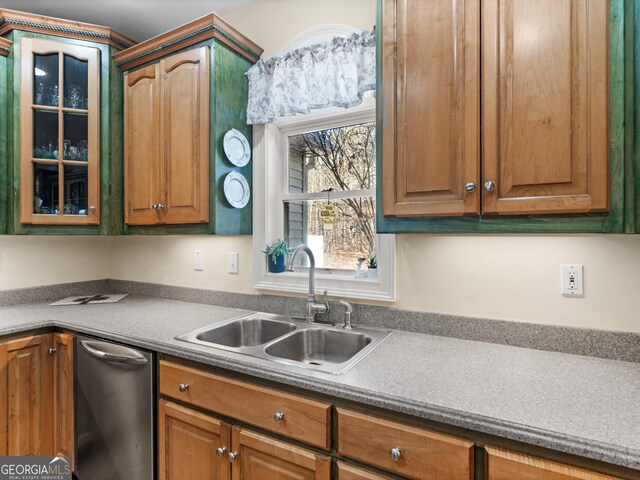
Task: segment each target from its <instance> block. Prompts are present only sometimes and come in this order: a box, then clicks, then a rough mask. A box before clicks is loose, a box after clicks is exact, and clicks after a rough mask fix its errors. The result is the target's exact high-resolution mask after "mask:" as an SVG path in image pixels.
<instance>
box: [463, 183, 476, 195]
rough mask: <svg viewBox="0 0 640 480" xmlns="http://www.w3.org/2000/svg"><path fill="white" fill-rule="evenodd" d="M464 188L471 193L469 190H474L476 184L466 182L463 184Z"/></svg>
mask: <svg viewBox="0 0 640 480" xmlns="http://www.w3.org/2000/svg"><path fill="white" fill-rule="evenodd" d="M464 189H465V190H466V191H467V192H469V193H471V192H473V191H475V189H476V184H475V183H467V184H466V185H465V186H464Z"/></svg>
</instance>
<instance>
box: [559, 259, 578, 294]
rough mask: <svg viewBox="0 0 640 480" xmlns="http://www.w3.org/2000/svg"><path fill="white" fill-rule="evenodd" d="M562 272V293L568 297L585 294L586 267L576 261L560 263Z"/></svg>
mask: <svg viewBox="0 0 640 480" xmlns="http://www.w3.org/2000/svg"><path fill="white" fill-rule="evenodd" d="M560 271H561V274H562V284H561V285H562V288H561V293H562V295H564V296H566V297H582V296H583V295H584V267H583V266H582V265H578V264H575V263H572V264H565V265H560Z"/></svg>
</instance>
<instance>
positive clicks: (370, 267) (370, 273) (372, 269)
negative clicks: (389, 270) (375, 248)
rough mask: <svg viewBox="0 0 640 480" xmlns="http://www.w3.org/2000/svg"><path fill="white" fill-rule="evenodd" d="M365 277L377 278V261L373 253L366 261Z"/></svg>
mask: <svg viewBox="0 0 640 480" xmlns="http://www.w3.org/2000/svg"><path fill="white" fill-rule="evenodd" d="M367 277H368V278H378V259H377V257H376V254H375V253H374V254H373V255H371V256H370V257H369V259H368V260H367Z"/></svg>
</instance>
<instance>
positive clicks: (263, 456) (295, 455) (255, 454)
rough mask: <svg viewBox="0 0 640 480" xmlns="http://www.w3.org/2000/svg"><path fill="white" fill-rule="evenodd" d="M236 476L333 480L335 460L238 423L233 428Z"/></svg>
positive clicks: (237, 479)
mask: <svg viewBox="0 0 640 480" xmlns="http://www.w3.org/2000/svg"><path fill="white" fill-rule="evenodd" d="M232 446H233V448H232V454H233V455H235V458H234V459H233V461H232V463H231V478H232V479H233V480H264V479H270V480H287V479H292V478H295V479H299V480H329V479H330V477H331V460H330V459H329V457H327V456H324V455H319V454H317V453H314V452H311V451H310V450H306V449H304V448H300V447H295V446H293V445H289V444H287V443H283V442H279V441H276V440H274V439H272V438H269V437H265V436H263V435H258V434H257V433H253V432H249V431H247V430H243V429H241V428H238V427H234V428H233V435H232Z"/></svg>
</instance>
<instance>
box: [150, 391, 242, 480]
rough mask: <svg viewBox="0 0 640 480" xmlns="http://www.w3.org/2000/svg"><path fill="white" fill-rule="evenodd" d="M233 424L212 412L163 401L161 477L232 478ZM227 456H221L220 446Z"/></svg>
mask: <svg viewBox="0 0 640 480" xmlns="http://www.w3.org/2000/svg"><path fill="white" fill-rule="evenodd" d="M230 440H231V439H230V427H229V426H228V425H226V424H224V423H222V422H220V421H219V420H217V419H215V418H213V417H210V416H208V415H205V414H202V413H199V412H196V411H195V410H191V409H189V408H185V407H182V406H180V405H177V404H175V403H171V402H167V401H166V400H160V403H159V411H158V442H159V446H158V457H159V463H158V464H159V472H160V473H159V479H160V480H193V479H197V478H202V479H208V480H228V479H229V476H230V469H229V461H228V459H227V455H226V453H227V452H228V451H229V445H230ZM218 448H224V449H225V455H222V456H218V454H217V449H218Z"/></svg>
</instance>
